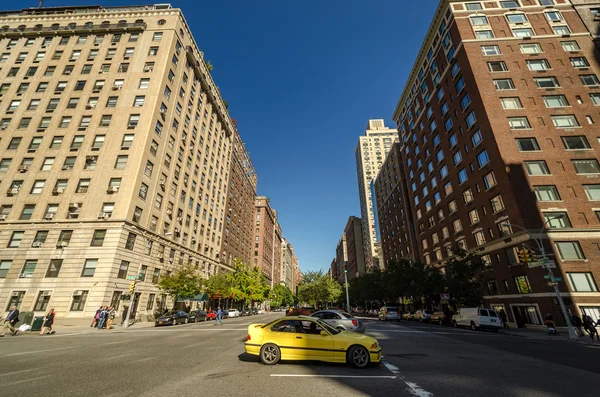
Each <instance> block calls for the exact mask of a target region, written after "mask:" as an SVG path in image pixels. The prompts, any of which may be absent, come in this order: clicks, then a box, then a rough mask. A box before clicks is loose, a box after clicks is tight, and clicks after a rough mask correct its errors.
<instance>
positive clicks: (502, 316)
mask: <svg viewBox="0 0 600 397" xmlns="http://www.w3.org/2000/svg"><path fill="white" fill-rule="evenodd" d="M498 314H499V315H500V321H502V328H505V329H508V328H510V327H509V326H508V324H507V322H508V319H507V317H506V312H505V311H504V309H500V312H499V313H498Z"/></svg>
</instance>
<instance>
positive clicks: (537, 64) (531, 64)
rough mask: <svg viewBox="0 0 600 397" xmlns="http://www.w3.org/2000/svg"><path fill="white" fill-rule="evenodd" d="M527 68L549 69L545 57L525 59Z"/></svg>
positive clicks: (535, 69)
mask: <svg viewBox="0 0 600 397" xmlns="http://www.w3.org/2000/svg"><path fill="white" fill-rule="evenodd" d="M525 62H526V63H527V68H528V69H529V70H533V71H539V70H549V69H551V67H550V63H549V62H548V60H546V59H528V60H527V61H525Z"/></svg>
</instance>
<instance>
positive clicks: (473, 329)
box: [471, 321, 477, 331]
mask: <svg viewBox="0 0 600 397" xmlns="http://www.w3.org/2000/svg"><path fill="white" fill-rule="evenodd" d="M471 330H472V331H477V326H476V325H475V323H474V322H473V321H471Z"/></svg>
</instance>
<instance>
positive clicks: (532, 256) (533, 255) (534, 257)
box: [528, 250, 540, 262]
mask: <svg viewBox="0 0 600 397" xmlns="http://www.w3.org/2000/svg"><path fill="white" fill-rule="evenodd" d="M528 251H529V262H537V261H539V260H540V258H538V255H537V253H536V252H535V251H534V250H528Z"/></svg>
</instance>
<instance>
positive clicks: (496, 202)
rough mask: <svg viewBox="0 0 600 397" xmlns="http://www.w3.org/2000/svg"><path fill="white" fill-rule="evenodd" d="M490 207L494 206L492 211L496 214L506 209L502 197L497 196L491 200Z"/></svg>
mask: <svg viewBox="0 0 600 397" xmlns="http://www.w3.org/2000/svg"><path fill="white" fill-rule="evenodd" d="M490 205H491V206H492V211H493V212H494V213H496V212H498V211H502V210H503V209H504V201H503V200H502V196H501V195H497V196H495V197H492V198H491V199H490Z"/></svg>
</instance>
